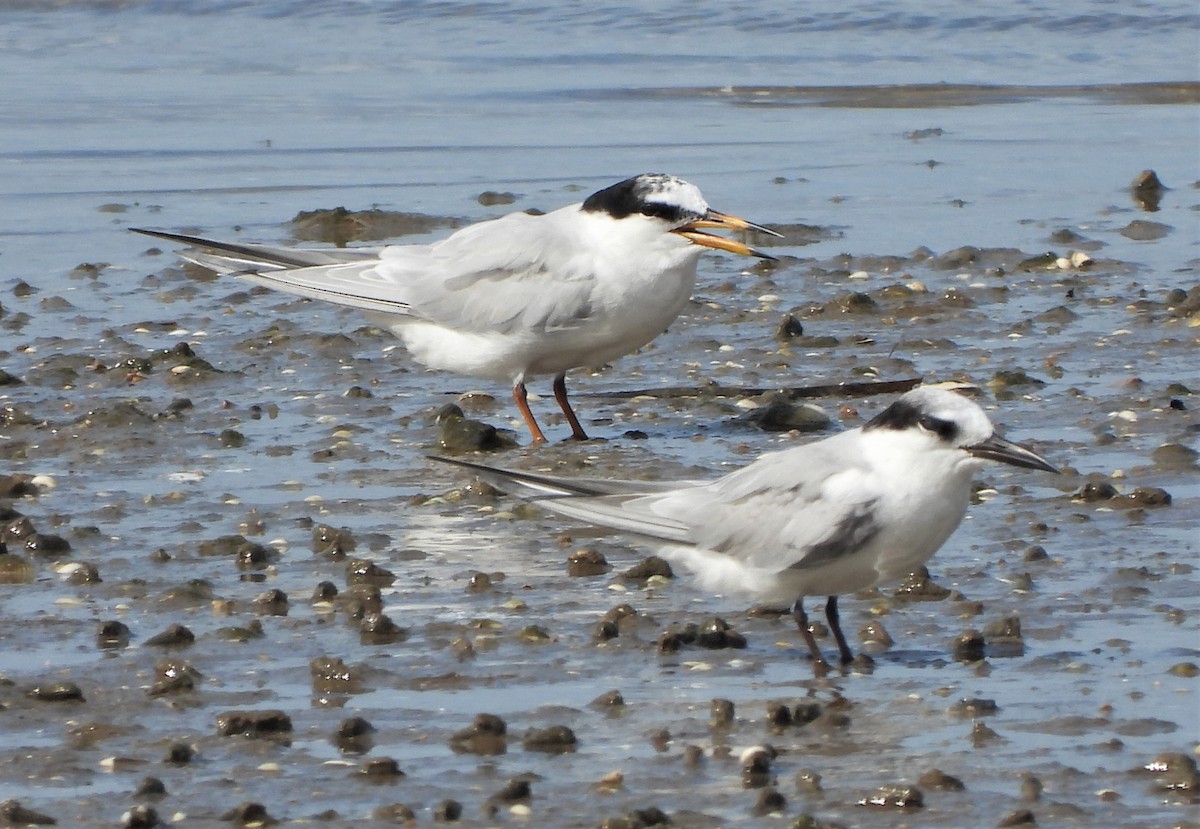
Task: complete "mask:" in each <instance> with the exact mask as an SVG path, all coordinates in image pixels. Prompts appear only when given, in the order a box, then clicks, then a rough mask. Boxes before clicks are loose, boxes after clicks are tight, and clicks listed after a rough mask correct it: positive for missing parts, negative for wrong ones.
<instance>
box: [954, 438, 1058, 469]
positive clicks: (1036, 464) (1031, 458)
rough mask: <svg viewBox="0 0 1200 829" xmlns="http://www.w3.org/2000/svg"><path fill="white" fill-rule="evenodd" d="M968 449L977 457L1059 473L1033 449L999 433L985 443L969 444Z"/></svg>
mask: <svg viewBox="0 0 1200 829" xmlns="http://www.w3.org/2000/svg"><path fill="white" fill-rule="evenodd" d="M967 451H968V452H970V453H971V454H972V455H974V456H975V457H977V458H986V459H987V460H989V461H999V462H1000V463H1007V464H1009V465H1011V466H1022V467H1024V468H1025V469H1040V470H1042V471H1043V472H1053V473H1054V474H1056V475H1057V474H1058V470H1057V469H1055V468H1054V466H1053V465H1052V464H1051V463H1050V461H1048V460H1046V459H1045V458H1043V457H1042V456H1041V455H1039V454H1038V453H1037V452H1034V451H1033V450H1032V449H1026V448H1025V447H1024V446H1022V445H1021V444H1019V443H1013V442H1012V441H1011V440H1005V439H1004V438H1002V437H1000V436H999V435H992V436H991V437H990V438H988V439H987V440H985V441H984V442H983V443H977V444H975V445H974V446H968V447H967Z"/></svg>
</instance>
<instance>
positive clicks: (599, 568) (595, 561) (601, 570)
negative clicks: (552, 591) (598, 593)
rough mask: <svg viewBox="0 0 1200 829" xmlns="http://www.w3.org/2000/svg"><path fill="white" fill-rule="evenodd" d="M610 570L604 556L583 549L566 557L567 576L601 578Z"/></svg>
mask: <svg viewBox="0 0 1200 829" xmlns="http://www.w3.org/2000/svg"><path fill="white" fill-rule="evenodd" d="M611 569H612V566H611V565H610V564H609V563H608V560H607V559H606V558H605V557H604V554H603V553H601V552H600V551H599V550H593V549H591V548H590V547H585V548H584V549H582V550H576V551H575V552H573V553H571V555H569V556H568V557H567V575H568V576H576V577H588V576H602V575H604V574H605V573H607V572H608V571H609V570H611Z"/></svg>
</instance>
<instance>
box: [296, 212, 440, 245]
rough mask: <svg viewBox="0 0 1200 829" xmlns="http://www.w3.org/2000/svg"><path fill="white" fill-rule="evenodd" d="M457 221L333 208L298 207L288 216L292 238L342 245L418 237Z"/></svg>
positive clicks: (420, 215) (398, 213) (418, 214)
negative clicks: (300, 209)
mask: <svg viewBox="0 0 1200 829" xmlns="http://www.w3.org/2000/svg"><path fill="white" fill-rule="evenodd" d="M461 224H462V222H461V221H460V220H459V219H452V218H447V217H442V216H427V215H424V214H421V213H403V212H397V211H388V210H347V209H346V208H345V207H334V208H329V209H320V210H302V211H301V212H299V213H297V214H296V215H295V217H293V218H292V221H291V223H290V227H291V234H292V238H294V239H297V240H299V241H303V242H328V243H329V244H332V245H337V246H338V247H343V246H345V245H346V244H348V243H350V242H369V241H378V240H381V239H392V238H395V237H398V236H419V235H423V234H426V233H431V232H433V231H435V230H439V229H441V228H457V227H459V226H461Z"/></svg>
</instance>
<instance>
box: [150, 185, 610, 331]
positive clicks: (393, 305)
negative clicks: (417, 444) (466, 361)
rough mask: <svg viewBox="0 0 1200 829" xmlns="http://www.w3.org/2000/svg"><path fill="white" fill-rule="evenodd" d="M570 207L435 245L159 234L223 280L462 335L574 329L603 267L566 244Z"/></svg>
mask: <svg viewBox="0 0 1200 829" xmlns="http://www.w3.org/2000/svg"><path fill="white" fill-rule="evenodd" d="M571 209H572V208H564V209H563V210H562V211H555V212H554V213H549V214H546V215H544V216H532V215H529V214H526V213H514V214H511V215H508V216H504V217H502V218H500V219H495V220H492V221H486V222H480V223H478V224H474V225H470V226H469V227H465V228H463V229H462V230H459V231H458V232H456V233H454V234H452V235H451V236H449V237H448V238H446V239H444V240H443V241H441V242H437V243H434V244H432V245H388V246H386V247H383V248H346V249H328V250H325V249H312V248H276V247H270V246H267V245H246V244H235V243H229V242H220V241H216V240H212V239H202V238H200V237H194V236H184V235H181V234H172V233H163V232H160V231H145V230H138V231H137V232H139V233H145V234H146V235H150V236H156V237H158V238H162V239H167V240H169V241H174V242H181V243H183V244H186V245H189V246H190V247H192V248H197V249H198V250H196V251H186V252H184V253H182V254H181V256H182V257H183V258H185V259H187V260H189V261H192V262H195V263H197V264H199V265H203V266H204V267H207V268H210V269H212V270H214V271H216V272H217V273H222V274H224V273H230V274H235V275H237V276H239V277H242V278H244V279H246V280H248V281H250V282H255V283H257V284H260V285H265V286H267V287H269V288H273V289H276V290H279V291H284V292H286V293H290V294H294V295H297V296H302V297H307V298H310V299H320V300H324V301H327V302H333V303H336V304H338V305H346V306H350V307H353V308H359V309H362V310H366V311H379V312H383V313H385V314H394V315H401V316H412V317H416V318H418V319H423V320H428V321H430V322H435V323H438V324H439V325H443V326H446V327H447V328H452V329H455V330H462V331H480V332H483V331H493V332H499V333H511V332H513V331H519V330H533V331H554V330H567V329H570V328H572V327H574V326H575V325H578V324H580V323H581V322H583V321H584V320H586V319H588V318H589V317H590V316H591V315H592V314H593V312H594V310H595V309H594V307H593V304H592V298H593V292H594V290H595V285H596V279H595V263H594V262H593V261H592V260H591V258H590V257H588V256H587V255H586V254H585V253H581V252H579V250H578V249H577V248H576V247H575V246H573V245H570V244H564V241H565V240H564V239H563V237H562V235H561V233H559V232H558V228H559V226H560V221H561V219H562V217H563V216H567V215H569V211H570V210H571Z"/></svg>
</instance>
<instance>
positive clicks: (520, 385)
mask: <svg viewBox="0 0 1200 829" xmlns="http://www.w3.org/2000/svg"><path fill="white" fill-rule="evenodd" d="M528 397H529V392H527V391H526V390H525V381H524V380H518V381H517V382H515V383H513V400H514V401H515V402H516V404H517V408H518V409H520V410H521V417H523V418H525V425H526V426H528V427H529V434H530V435H531V436H532V437H533V442H534V443H545V442H546V436H545V435H543V434H542V429H541V427H540V426H538V424H537V421H536V420H534V419H533V412H531V411H529V400H528Z"/></svg>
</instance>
